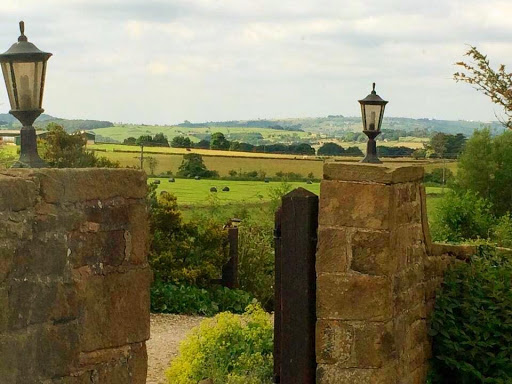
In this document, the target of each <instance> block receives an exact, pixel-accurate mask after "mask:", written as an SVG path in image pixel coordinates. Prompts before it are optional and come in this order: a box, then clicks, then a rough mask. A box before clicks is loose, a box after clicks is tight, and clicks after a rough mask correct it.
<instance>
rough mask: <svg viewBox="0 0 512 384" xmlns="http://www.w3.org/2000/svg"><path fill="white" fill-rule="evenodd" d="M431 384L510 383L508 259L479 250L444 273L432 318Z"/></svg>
mask: <svg viewBox="0 0 512 384" xmlns="http://www.w3.org/2000/svg"><path fill="white" fill-rule="evenodd" d="M430 333H431V335H432V336H433V352H434V353H433V355H434V358H433V359H432V372H431V382H432V383H434V384H437V383H454V384H458V383H460V384H465V383H510V382H512V262H511V261H510V260H508V259H506V258H504V257H503V256H497V255H496V254H495V253H494V252H488V251H486V250H485V248H481V252H480V255H478V256H474V257H473V258H472V259H471V262H470V263H458V264H456V265H455V266H454V267H453V268H451V269H450V270H448V271H447V273H446V275H445V279H444V283H443V286H442V289H441V291H440V292H439V293H438V296H437V298H436V305H435V309H434V313H433V315H432V320H431V330H430Z"/></svg>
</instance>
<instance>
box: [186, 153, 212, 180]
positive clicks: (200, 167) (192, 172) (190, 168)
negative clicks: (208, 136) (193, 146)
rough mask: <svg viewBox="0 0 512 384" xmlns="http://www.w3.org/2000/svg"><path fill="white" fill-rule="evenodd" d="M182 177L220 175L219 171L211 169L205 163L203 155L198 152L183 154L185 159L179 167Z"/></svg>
mask: <svg viewBox="0 0 512 384" xmlns="http://www.w3.org/2000/svg"><path fill="white" fill-rule="evenodd" d="M178 176H181V177H196V176H199V177H218V176H219V174H218V172H217V171H209V170H208V169H207V168H206V165H205V164H204V161H203V157H202V156H201V155H200V154H198V153H187V154H185V155H183V161H182V162H181V165H180V167H179V169H178Z"/></svg>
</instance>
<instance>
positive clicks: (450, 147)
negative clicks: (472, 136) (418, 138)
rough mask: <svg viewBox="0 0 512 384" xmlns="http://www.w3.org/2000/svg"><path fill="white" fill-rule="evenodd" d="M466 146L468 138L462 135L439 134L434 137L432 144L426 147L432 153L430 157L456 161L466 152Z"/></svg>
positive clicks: (431, 140)
mask: <svg viewBox="0 0 512 384" xmlns="http://www.w3.org/2000/svg"><path fill="white" fill-rule="evenodd" d="M465 144H466V136H464V135H463V134H462V133H457V134H456V135H449V134H446V133H441V132H437V133H436V134H434V135H433V136H432V138H431V139H430V142H429V143H428V144H426V145H425V147H426V149H428V150H429V151H430V153H431V155H430V157H437V158H440V159H456V158H458V157H459V155H460V154H461V152H462V151H463V150H464V146H465Z"/></svg>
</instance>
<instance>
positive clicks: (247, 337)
mask: <svg viewBox="0 0 512 384" xmlns="http://www.w3.org/2000/svg"><path fill="white" fill-rule="evenodd" d="M272 350H273V328H272V322H271V317H270V315H269V314H267V313H265V312H264V311H263V310H262V309H261V308H259V307H254V306H249V307H248V308H247V311H246V313H245V314H243V315H233V314H229V313H221V314H219V315H217V316H215V317H214V318H212V319H207V320H205V321H203V322H202V323H201V325H200V326H199V327H197V328H195V329H194V330H193V331H192V333H191V334H190V335H189V336H188V338H187V339H186V340H185V341H184V342H183V343H182V344H181V347H180V354H179V356H178V357H177V358H176V359H175V360H174V361H173V362H172V363H171V366H170V368H169V369H168V370H167V372H166V375H167V379H168V382H169V383H170V384H197V383H198V382H199V381H200V380H202V379H206V378H210V379H212V380H213V382H214V383H223V384H242V383H243V384H267V383H268V384H270V383H272V370H273V369H272V362H273V357H272Z"/></svg>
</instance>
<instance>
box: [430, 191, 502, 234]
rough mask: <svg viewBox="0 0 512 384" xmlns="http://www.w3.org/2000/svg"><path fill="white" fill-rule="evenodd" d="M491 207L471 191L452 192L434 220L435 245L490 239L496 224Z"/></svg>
mask: <svg viewBox="0 0 512 384" xmlns="http://www.w3.org/2000/svg"><path fill="white" fill-rule="evenodd" d="M494 220H495V219H494V216H493V215H492V212H491V204H490V203H488V202H487V201H486V200H485V199H483V198H481V197H480V196H478V195H477V194H475V193H474V192H472V191H465V192H464V191H455V192H454V191H449V192H447V193H446V194H445V195H444V196H443V198H442V199H441V200H440V201H439V203H438V205H437V209H436V211H435V212H434V218H433V220H432V238H433V239H434V241H448V242H461V241H463V240H466V239H475V238H484V239H487V238H488V237H489V235H490V233H491V229H492V226H493V223H494Z"/></svg>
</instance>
